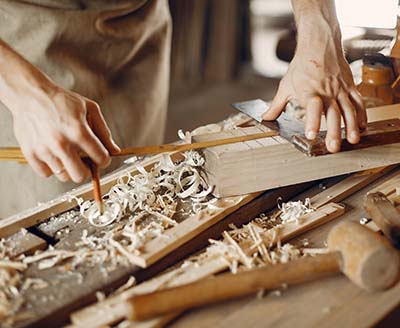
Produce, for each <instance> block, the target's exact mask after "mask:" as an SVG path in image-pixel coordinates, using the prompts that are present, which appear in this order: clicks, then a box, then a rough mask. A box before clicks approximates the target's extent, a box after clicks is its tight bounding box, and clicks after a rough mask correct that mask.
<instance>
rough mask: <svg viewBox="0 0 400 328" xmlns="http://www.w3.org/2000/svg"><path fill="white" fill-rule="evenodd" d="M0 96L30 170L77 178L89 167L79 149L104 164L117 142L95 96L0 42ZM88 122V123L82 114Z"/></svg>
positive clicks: (84, 173)
mask: <svg viewBox="0 0 400 328" xmlns="http://www.w3.org/2000/svg"><path fill="white" fill-rule="evenodd" d="M0 100H1V101H2V102H3V103H4V104H5V105H6V107H8V108H9V110H10V111H11V113H12V116H13V123H14V134H15V137H16V139H17V140H18V142H19V144H20V146H21V149H22V151H23V153H24V155H25V157H26V158H27V160H28V163H29V164H30V165H31V167H32V168H33V170H34V171H35V172H36V173H37V174H39V175H41V176H50V175H52V174H53V173H55V174H56V175H57V177H58V178H59V179H60V180H61V181H67V180H69V179H71V180H73V181H75V182H78V183H79V182H82V181H83V180H84V179H85V178H86V177H87V176H88V175H89V170H88V168H87V166H86V165H85V164H84V163H83V162H82V160H81V158H80V156H79V152H81V151H83V152H85V153H86V154H87V155H88V156H89V157H90V158H91V159H92V160H93V161H95V162H96V163H97V164H99V165H101V166H106V165H107V164H108V163H109V161H110V156H109V153H110V152H118V151H119V148H118V146H116V145H115V143H114V142H113V140H112V137H111V133H110V130H109V129H108V127H107V124H106V122H105V121H104V118H103V116H102V114H101V111H100V107H99V106H98V104H96V103H95V102H94V101H92V100H90V99H87V98H85V97H83V96H81V95H79V94H77V93H75V92H72V91H69V90H65V89H63V88H62V87H60V86H58V85H57V84H56V83H54V82H53V81H52V80H51V79H50V78H49V77H47V76H46V74H44V73H43V72H41V71H40V70H39V69H38V68H36V67H35V66H34V65H32V64H31V63H29V62H28V61H27V60H25V59H24V58H23V57H22V56H20V55H19V54H18V53H16V52H15V51H14V50H13V49H11V48H10V47H9V46H8V45H7V44H5V43H4V42H0ZM88 116H90V118H91V121H92V122H93V124H92V125H91V126H89V124H88V121H87V117H88Z"/></svg>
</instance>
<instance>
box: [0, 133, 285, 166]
mask: <svg viewBox="0 0 400 328" xmlns="http://www.w3.org/2000/svg"><path fill="white" fill-rule="evenodd" d="M277 135H278V133H277V132H275V131H267V132H262V133H256V134H253V135H244V136H238V137H232V138H225V139H219V140H210V141H203V142H194V143H190V144H164V145H154V146H144V147H132V148H124V149H122V150H121V152H119V153H113V154H111V156H129V155H130V156H142V155H154V154H161V153H167V152H182V151H187V150H195V149H202V148H208V147H215V146H221V145H228V144H233V143H237V142H244V141H249V140H255V139H261V138H269V137H274V136H277ZM81 156H82V157H86V155H85V154H81ZM0 160H5V161H10V160H14V161H18V162H26V160H25V157H24V155H23V153H22V151H21V149H20V148H18V147H5V148H0Z"/></svg>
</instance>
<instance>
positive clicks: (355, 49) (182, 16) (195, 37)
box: [165, 0, 398, 142]
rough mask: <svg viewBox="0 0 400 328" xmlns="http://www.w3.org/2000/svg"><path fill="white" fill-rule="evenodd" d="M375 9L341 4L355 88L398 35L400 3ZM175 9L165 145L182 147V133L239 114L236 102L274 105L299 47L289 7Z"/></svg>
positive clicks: (244, 3)
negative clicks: (367, 65)
mask: <svg viewBox="0 0 400 328" xmlns="http://www.w3.org/2000/svg"><path fill="white" fill-rule="evenodd" d="M376 4H377V1H364V0H352V1H348V0H336V8H337V12H338V17H339V20H340V23H341V26H342V34H343V43H344V48H345V51H346V57H347V59H348V60H349V62H350V63H351V66H352V69H353V73H354V75H355V79H356V82H357V83H359V82H360V75H361V58H362V55H363V54H365V53H368V52H377V51H381V50H382V49H389V47H390V45H391V44H392V40H393V37H394V36H395V34H396V33H395V31H396V30H395V27H396V18H397V12H398V9H397V5H398V3H397V1H396V0H380V1H379V10H376ZM170 8H171V15H172V19H173V27H174V30H173V40H172V58H171V93H170V105H169V113H168V125H167V131H166V138H165V141H166V142H170V141H173V140H176V139H177V136H176V131H177V130H179V129H184V130H190V129H193V128H196V127H197V126H200V125H204V124H206V123H211V122H216V121H218V120H222V119H224V118H226V117H227V116H228V115H230V114H232V113H233V110H232V109H231V107H230V104H231V103H232V102H235V101H241V100H245V99H253V98H262V99H265V100H270V99H272V97H273V96H274V94H275V91H276V88H277V86H278V83H279V79H280V78H281V77H282V76H283V75H284V73H285V72H286V69H287V67H288V62H289V61H290V60H291V58H292V57H293V53H294V50H295V47H296V31H295V23H294V17H293V12H292V8H291V1H290V0H218V1H213V0H170ZM360 8H362V10H359V9H360ZM355 11H357V13H358V14H357V15H354V12H355ZM355 16H356V17H355Z"/></svg>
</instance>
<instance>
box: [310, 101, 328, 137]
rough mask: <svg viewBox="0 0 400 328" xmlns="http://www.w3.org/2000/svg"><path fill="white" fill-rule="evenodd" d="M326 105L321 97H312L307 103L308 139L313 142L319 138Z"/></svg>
mask: <svg viewBox="0 0 400 328" xmlns="http://www.w3.org/2000/svg"><path fill="white" fill-rule="evenodd" d="M323 109H324V104H323V102H322V99H321V98H320V97H317V96H315V97H312V98H311V99H310V100H309V101H308V103H307V110H306V137H307V139H310V140H313V139H315V137H316V136H317V134H318V132H319V129H320V125H321V116H322V111H323Z"/></svg>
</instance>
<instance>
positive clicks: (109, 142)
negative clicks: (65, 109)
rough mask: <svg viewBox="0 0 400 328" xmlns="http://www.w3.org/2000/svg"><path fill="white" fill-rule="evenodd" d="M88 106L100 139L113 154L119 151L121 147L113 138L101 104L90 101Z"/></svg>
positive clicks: (95, 131)
mask: <svg viewBox="0 0 400 328" xmlns="http://www.w3.org/2000/svg"><path fill="white" fill-rule="evenodd" d="M86 106H87V111H88V114H89V115H90V117H91V124H90V126H91V128H92V130H93V132H94V133H95V135H96V136H97V137H98V138H99V139H100V141H101V142H102V143H103V145H104V146H105V147H106V148H107V150H108V151H109V152H110V153H111V154H114V153H119V152H120V151H121V148H120V147H119V146H118V145H117V144H116V143H115V141H114V140H113V138H112V136H111V131H110V129H109V128H108V126H107V123H106V120H105V119H104V116H103V114H102V112H101V110H100V107H99V105H97V104H96V103H95V102H92V101H88V102H87V105H86Z"/></svg>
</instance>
